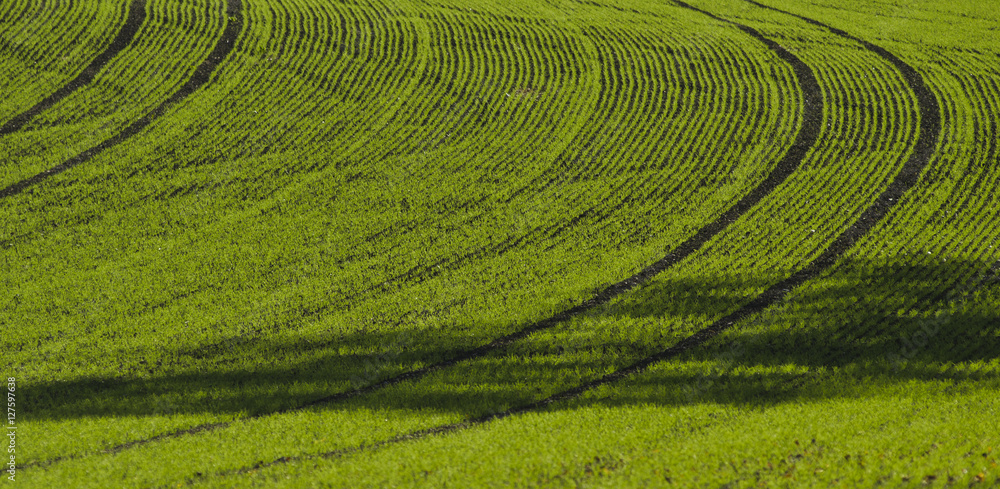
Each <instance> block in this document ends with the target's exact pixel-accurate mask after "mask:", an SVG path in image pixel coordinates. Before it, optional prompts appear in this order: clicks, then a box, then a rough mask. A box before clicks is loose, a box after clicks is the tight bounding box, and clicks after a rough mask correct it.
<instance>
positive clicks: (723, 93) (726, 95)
mask: <svg viewBox="0 0 1000 489" xmlns="http://www.w3.org/2000/svg"><path fill="white" fill-rule="evenodd" d="M758 49H759V48H758ZM739 57H742V56H733V58H739ZM730 76H731V77H733V78H737V79H738V78H740V76H739V74H738V73H735V74H733V75H730ZM728 95H729V94H728V93H727V91H721V92H719V96H720V97H726V98H728ZM772 96H773V95H772ZM706 105H707V104H706ZM754 118H755V119H756V117H754ZM760 119H761V120H766V119H764V118H763V117H761V118H760ZM695 139H696V138H690V139H686V140H685V141H695ZM698 142H702V141H701V140H698ZM681 197H682V195H680V196H678V198H681ZM512 285H513V284H512ZM300 290H302V288H301V287H300ZM305 290H308V289H305ZM278 297H288V295H284V296H278ZM191 299H192V300H198V299H199V297H198V296H197V295H195V296H192V297H191ZM292 312H294V310H293V311H292ZM53 346H55V345H53ZM315 354H316V353H313V355H315ZM341 375H343V374H341Z"/></svg>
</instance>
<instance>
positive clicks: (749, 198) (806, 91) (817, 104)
mask: <svg viewBox="0 0 1000 489" xmlns="http://www.w3.org/2000/svg"><path fill="white" fill-rule="evenodd" d="M713 18H715V19H717V20H720V21H722V22H726V23H729V24H732V25H734V26H736V27H738V28H739V29H740V30H742V31H744V32H746V33H747V34H749V35H751V36H752V37H754V38H755V39H757V40H759V41H761V42H763V43H764V44H765V45H767V47H768V48H770V49H771V50H772V51H774V52H775V54H777V56H778V57H779V58H781V59H782V60H784V61H786V62H787V63H788V64H790V65H791V66H792V68H793V70H794V71H795V75H796V77H797V79H798V81H799V85H800V89H801V90H802V92H803V99H804V101H803V102H804V105H803V110H802V118H803V122H802V128H801V130H800V131H799V133H798V135H797V136H796V138H795V142H794V143H793V144H792V147H791V148H790V149H789V151H788V153H786V154H785V156H784V157H783V158H782V159H781V161H779V162H778V164H777V165H776V166H775V168H774V170H773V171H772V172H771V174H770V175H768V177H767V178H766V179H765V180H764V181H763V182H761V183H760V184H759V185H758V186H757V187H755V188H754V189H753V190H752V191H750V193H749V194H747V195H746V196H744V197H743V198H742V199H740V200H739V202H737V203H736V204H735V205H733V206H732V207H731V208H729V210H727V211H726V212H725V213H723V214H722V215H721V216H720V217H719V218H718V219H716V220H715V221H712V222H711V223H709V224H708V225H706V226H705V227H703V228H701V229H700V230H699V231H698V232H697V233H696V234H695V235H694V236H692V237H691V238H689V239H688V240H687V241H684V242H683V243H681V244H680V246H678V247H677V248H676V249H674V250H673V251H671V252H670V253H669V254H667V255H666V256H665V257H663V258H661V259H660V260H659V261H657V262H656V263H653V264H652V265H649V266H648V267H646V268H644V269H642V270H641V271H640V272H639V273H637V274H635V275H633V276H631V277H628V278H626V279H624V280H622V281H620V282H618V283H615V284H612V285H610V286H608V287H607V288H605V289H604V290H602V291H600V292H598V293H597V294H596V295H595V296H594V297H591V298H590V299H588V300H586V301H584V302H582V303H580V304H579V305H577V306H574V307H572V308H570V309H567V310H565V311H562V312H560V313H558V314H556V315H554V316H552V317H549V318H547V319H543V320H541V321H539V322H536V323H532V324H529V325H528V326H526V327H524V328H522V329H520V330H519V331H517V332H514V333H511V334H509V335H506V336H503V337H501V338H497V339H495V340H493V341H492V342H490V343H488V344H486V345H483V346H480V347H478V348H475V349H473V350H469V351H466V352H464V353H462V354H459V355H457V356H456V357H454V358H452V359H449V360H445V361H443V362H439V363H435V364H433V365H429V366H427V367H424V368H421V369H417V370H414V371H411V372H407V373H404V374H400V375H398V376H396V377H393V378H390V379H386V380H384V381H382V382H379V383H376V384H372V385H370V386H367V387H364V388H361V389H358V390H354V391H349V392H343V393H339V394H334V395H331V396H327V397H324V398H321V399H317V400H315V401H313V402H311V403H310V404H307V405H306V406H303V407H307V406H310V405H316V404H323V403H328V402H337V401H343V400H345V399H349V398H351V397H355V396H358V395H361V394H366V393H369V392H372V391H376V390H379V389H382V388H385V387H388V386H390V385H394V384H398V383H400V382H403V381H407V380H415V379H418V378H420V377H423V376H424V375H426V374H428V373H430V372H433V371H436V370H439V369H442V368H445V367H450V366H452V365H455V364H456V363H459V362H463V361H466V360H471V359H474V358H478V357H482V356H485V355H487V354H489V353H492V352H494V351H497V350H500V349H502V348H505V347H507V346H508V345H510V344H511V343H514V342H516V341H519V340H521V339H523V338H525V337H527V336H529V335H531V334H533V333H535V332H537V331H541V330H544V329H548V328H551V327H553V326H555V325H557V324H559V323H561V322H563V321H566V320H568V319H570V318H571V317H573V316H575V315H578V314H581V313H583V312H586V311H588V310H590V309H593V308H595V307H598V306H601V305H604V304H607V303H608V302H610V301H611V300H612V299H614V298H615V297H617V296H619V295H621V294H624V293H626V292H628V291H630V290H633V289H635V288H637V287H639V286H641V285H643V284H645V283H646V282H648V281H649V280H651V279H652V278H653V277H655V276H656V275H658V274H660V273H661V272H663V271H664V270H666V269H668V268H670V267H672V266H674V265H676V264H677V263H680V262H681V261H682V260H684V259H685V258H687V257H688V256H690V255H691V254H692V253H694V252H696V251H698V250H699V249H700V248H701V247H702V246H703V245H704V244H705V243H706V242H708V241H709V240H710V239H712V238H714V237H715V236H716V235H717V234H719V233H720V232H722V231H723V230H724V229H726V228H727V227H728V226H729V225H730V224H731V223H732V222H734V221H736V220H737V219H738V218H739V217H740V216H742V215H743V214H745V213H746V212H747V211H749V210H750V209H751V208H753V207H754V206H755V205H757V203H759V202H760V201H761V200H762V199H763V198H764V197H766V196H767V195H768V194H770V193H771V192H772V191H773V190H774V189H775V188H777V187H778V186H779V185H781V183H782V182H784V181H785V179H787V178H788V176H789V175H791V174H792V173H794V172H795V170H796V169H798V167H799V165H800V164H801V163H802V160H803V159H804V158H805V156H806V153H807V152H808V151H809V149H810V148H811V147H812V146H813V145H814V144H815V143H816V140H817V138H818V137H819V132H820V126H821V124H822V117H823V99H822V91H821V90H820V87H819V83H818V82H817V81H816V77H815V76H814V75H813V73H812V70H811V69H810V68H809V67H808V66H807V65H806V64H805V63H803V62H802V61H801V60H799V59H798V58H796V57H795V56H794V55H792V54H791V53H789V52H788V51H787V50H785V48H783V47H781V46H780V45H778V44H777V43H776V42H774V41H771V40H770V39H767V38H765V37H764V36H763V35H761V34H760V33H759V32H757V31H756V30H754V29H752V28H750V27H747V26H744V25H740V24H736V23H733V22H729V21H727V20H724V19H720V18H718V17H714V16H713Z"/></svg>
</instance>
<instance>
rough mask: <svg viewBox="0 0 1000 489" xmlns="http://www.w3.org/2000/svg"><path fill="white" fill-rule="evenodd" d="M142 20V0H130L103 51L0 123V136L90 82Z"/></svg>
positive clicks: (144, 18) (116, 54)
mask: <svg viewBox="0 0 1000 489" xmlns="http://www.w3.org/2000/svg"><path fill="white" fill-rule="evenodd" d="M145 21H146V0H132V4H131V5H130V6H129V7H128V17H127V18H126V19H125V25H123V26H122V28H121V30H120V31H118V35H117V36H115V39H114V40H113V41H111V45H109V46H108V48H107V49H105V50H104V52H103V53H101V54H99V55H98V56H97V57H96V58H94V60H93V61H91V62H90V64H89V65H87V67H86V68H84V69H83V71H82V72H80V74H79V75H77V76H76V78H74V79H72V80H70V82H69V83H67V84H66V85H63V86H62V87H61V88H60V89H59V90H56V91H55V92H54V93H53V94H51V95H49V96H48V97H45V98H44V99H43V100H42V101H41V102H38V103H37V104H35V106H34V107H32V108H30V109H28V110H26V111H24V112H22V113H20V114H18V115H16V116H14V118H13V119H11V120H9V121H7V123H6V124H4V125H3V126H2V127H0V136H3V135H5V134H10V133H13V132H17V131H19V130H21V128H22V127H24V125H25V124H27V123H28V121H30V120H31V119H32V118H34V117H35V116H36V115H38V114H40V113H41V112H42V111H43V110H46V109H48V108H49V107H52V106H53V105H55V104H57V103H59V101H60V100H62V99H64V98H66V97H67V96H68V95H69V94H71V93H73V92H75V91H77V89H79V88H81V87H83V86H85V85H88V84H90V82H91V81H93V79H94V77H95V76H97V73H98V72H100V71H101V69H102V68H104V65H106V64H108V62H109V61H111V60H112V59H114V57H115V56H118V53H120V52H121V51H122V50H123V49H125V48H126V47H127V46H128V45H129V44H131V43H132V39H133V38H134V37H135V35H136V33H137V32H139V27H141V26H142V24H143V22H145ZM0 195H2V194H0Z"/></svg>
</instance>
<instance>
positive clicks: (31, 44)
mask: <svg viewBox="0 0 1000 489" xmlns="http://www.w3.org/2000/svg"><path fill="white" fill-rule="evenodd" d="M129 8H130V7H129V4H123V5H120V6H118V5H111V4H100V3H93V2H32V1H28V0H20V1H16V2H6V3H5V4H4V8H3V10H4V15H5V16H6V17H5V18H4V20H2V21H0V26H3V30H2V31H0V70H2V71H3V72H4V73H5V74H6V76H4V77H3V79H2V80H0V96H2V97H3V101H4V102H3V104H0V127H2V129H3V130H0V134H3V133H6V132H8V130H9V129H10V122H11V121H10V119H11V118H12V117H14V116H15V115H17V114H20V113H22V112H24V111H25V110H28V109H29V108H30V107H32V106H33V105H35V104H37V103H39V102H40V101H42V100H43V99H45V98H46V97H48V96H50V95H51V94H52V93H53V92H55V91H57V90H59V89H60V88H61V87H63V86H65V85H66V84H67V83H70V82H71V81H72V80H73V79H74V77H79V76H80V74H81V73H80V72H81V70H84V69H85V68H86V67H87V66H88V64H89V63H90V62H91V60H93V59H94V58H95V57H97V56H99V55H100V53H101V52H103V51H105V50H106V49H107V48H108V47H109V44H110V43H112V41H113V39H114V38H115V35H116V33H117V32H120V31H121V30H122V29H124V28H125V26H124V22H125V20H126V18H127V15H128V12H129Z"/></svg>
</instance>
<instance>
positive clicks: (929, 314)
mask: <svg viewBox="0 0 1000 489" xmlns="http://www.w3.org/2000/svg"><path fill="white" fill-rule="evenodd" d="M919 260H922V261H921V262H920V263H918V264H912V265H889V264H876V263H870V262H864V261H854V262H850V263H847V264H845V265H843V266H841V267H839V268H838V271H837V273H835V274H833V275H832V276H830V277H827V278H825V279H822V280H820V281H819V282H816V285H817V286H816V287H811V286H808V285H807V286H806V287H804V288H803V289H801V290H798V291H795V292H794V294H793V296H792V297H791V298H790V299H788V300H786V301H785V302H783V303H781V304H780V305H779V307H776V308H772V310H770V311H768V312H766V313H764V314H762V315H760V316H758V317H754V318H751V319H749V320H747V321H744V322H742V323H740V324H737V325H736V326H734V328H733V329H731V330H729V331H727V332H726V333H724V334H723V335H721V336H719V337H718V338H716V339H714V340H712V341H709V342H708V343H706V344H704V345H702V346H700V347H698V348H694V349H692V350H690V351H688V352H686V353H683V354H682V355H680V356H679V357H677V358H675V359H673V360H670V361H669V362H670V364H671V367H676V368H656V369H654V371H652V372H649V373H643V374H640V375H638V376H634V377H631V378H629V379H628V380H627V381H626V382H622V383H621V384H620V385H621V386H623V388H620V389H617V390H616V392H617V393H616V394H615V395H614V396H612V397H607V398H603V399H598V400H597V401H587V402H599V403H602V404H609V405H622V404H634V403H653V404H663V405H677V404H686V403H694V402H720V403H740V404H742V403H749V404H772V403H781V402H789V401H801V400H804V399H807V398H815V397H834V396H842V395H854V394H851V393H850V391H844V390H841V389H839V388H838V387H837V385H834V384H829V383H839V382H845V383H847V381H849V380H851V379H867V380H865V383H866V384H868V385H873V386H879V385H890V384H895V383H903V382H909V381H913V380H947V381H951V382H954V383H962V382H966V381H975V380H978V379H983V378H994V379H995V378H996V376H997V373H996V371H995V370H988V371H977V370H976V369H975V368H957V367H955V365H961V364H963V362H977V361H982V362H989V361H992V360H995V359H997V358H1000V308H998V307H997V306H998V305H1000V267H997V266H993V267H992V268H991V266H990V265H989V264H988V263H985V262H980V261H961V260H947V261H942V260H941V259H940V258H930V257H921V258H919ZM777 280H779V279H777V278H775V277H764V276H761V275H758V276H754V277H751V278H746V279H735V278H732V277H729V278H724V279H723V278H718V277H716V278H711V279H699V280H692V279H685V280H678V279H675V280H670V279H668V278H667V277H663V278H661V280H659V281H657V282H655V283H652V284H648V285H647V286H646V287H643V288H641V289H639V290H637V291H634V292H632V293H631V294H628V295H627V296H625V297H624V298H623V300H619V301H618V302H616V303H614V304H611V305H605V306H598V307H595V308H593V309H590V310H588V311H586V312H584V313H583V314H582V315H581V316H583V317H582V318H581V319H579V320H574V321H571V322H569V323H565V324H561V325H559V326H556V327H555V328H554V329H556V330H560V331H562V332H563V333H565V334H562V335H560V336H558V338H559V339H558V340H551V339H549V337H546V336H545V333H541V335H540V336H533V337H529V338H528V340H527V341H521V342H516V343H515V344H513V345H511V346H510V347H509V348H508V349H504V350H500V351H498V352H495V353H493V354H490V355H488V356H486V357H484V358H481V359H479V360H474V361H472V362H466V363H460V364H458V365H452V366H448V367H445V368H443V369H441V370H439V371H437V372H436V373H432V374H431V377H428V378H427V379H425V380H424V381H417V382H412V381H408V382H402V383H399V384H397V385H395V386H394V387H392V388H391V390H392V391H393V393H385V392H384V391H378V392H376V393H369V394H364V395H360V396H356V397H354V398H353V399H351V400H349V401H345V402H334V403H326V404H321V405H320V408H321V409H350V408H352V406H353V408H356V407H374V408H400V409H429V410H437V411H451V412H459V413H462V414H463V415H467V416H477V415H481V414H483V413H487V412H494V411H498V410H501V409H507V408H510V407H515V406H518V405H522V404H526V403H530V402H532V401H534V400H537V399H539V398H542V397H545V396H548V395H551V394H553V393H556V392H558V391H560V390H562V389H567V388H570V387H573V386H575V385H578V384H580V383H582V382H585V381H588V380H593V379H594V378H596V377H597V376H599V375H602V374H603V373H606V372H608V371H610V370H612V369H614V368H621V367H623V366H627V365H629V364H631V363H632V362H634V361H636V360H638V359H641V358H643V357H645V356H648V355H652V354H654V353H656V352H658V351H660V350H662V349H664V348H667V347H669V346H671V345H673V344H674V343H676V342H677V341H678V340H680V339H681V338H683V337H685V336H687V335H690V334H691V333H692V332H693V331H694V328H695V327H698V328H700V327H704V326H705V325H706V324H707V323H708V321H709V320H712V319H716V318H719V317H721V316H723V315H724V314H726V313H728V312H731V311H732V310H734V309H735V308H737V307H739V306H740V305H741V304H745V303H746V302H747V301H749V300H750V299H751V298H752V297H753V294H754V293H755V292H754V291H755V290H759V289H760V288H761V287H766V286H767V285H769V284H770V283H774V282H776V281H777ZM625 318H631V320H632V321H633V322H634V321H641V322H643V323H644V324H647V325H650V324H651V325H653V326H652V327H653V328H654V329H652V331H657V333H656V334H655V335H648V336H649V337H646V336H641V337H640V336H636V335H632V336H628V335H615V334H613V333H607V335H606V336H603V337H602V336H600V335H595V334H590V333H591V332H592V330H593V328H601V329H603V330H604V331H605V332H607V331H609V330H613V329H614V328H615V327H618V328H621V326H616V325H615V320H621V319H625ZM691 318H701V319H700V320H699V321H694V320H692V319H691ZM686 323H690V324H686ZM588 328H590V329H588ZM656 328H659V329H658V330H657V329H656ZM459 329H460V328H455V329H448V330H433V331H426V332H422V333H412V334H406V333H398V332H394V331H384V330H377V329H373V330H369V331H358V332H356V333H352V334H344V335H339V336H335V337H329V338H324V339H320V338H305V339H302V340H300V341H295V342H285V343H281V342H274V341H271V340H268V339H253V338H250V339H239V338H237V339H232V340H229V341H228V342H223V343H220V344H216V345H211V346H206V347H201V348H198V349H195V350H176V351H172V352H165V353H164V355H163V358H162V359H160V361H161V362H162V364H159V365H149V364H143V365H131V366H128V368H129V369H130V370H128V371H125V372H124V373H123V374H121V375H119V376H116V377H111V376H109V377H89V378H83V379H76V380H71V381H67V382H45V383H30V382H26V383H23V384H22V389H23V392H24V395H25V399H26V401H25V405H27V406H32V407H31V409H29V413H26V414H25V418H26V419H27V418H29V417H30V418H31V419H34V420H41V419H73V418H79V417H90V416H128V415H136V416H145V415H161V414H171V413H205V414H234V413H244V414H248V415H258V414H266V413H271V412H274V411H278V410H288V409H295V408H297V407H300V406H303V405H306V404H309V403H311V402H313V401H315V400H316V399H320V398H323V397H325V396H328V395H330V394H336V393H338V392H343V391H345V390H350V389H351V386H355V387H362V386H366V385H370V384H373V383H375V382H377V381H379V380H382V379H385V378H388V377H392V376H394V375H398V374H401V373H404V372H407V371H411V370H413V369H416V368H419V367H421V366H424V365H427V364H431V363H434V362H438V361H443V360H447V359H450V358H453V357H455V356H456V355H458V354H459V353H460V352H461V351H463V350H466V349H468V348H471V347H475V346H478V345H481V344H484V343H486V342H487V340H488V339H485V338H476V337H474V336H472V333H474V330H472V329H470V328H461V330H459ZM366 349H367V350H368V351H370V353H365V354H360V353H354V354H342V353H340V352H343V351H355V352H356V351H365V350H366ZM522 357H529V358H532V361H531V362H524V361H511V359H517V358H522ZM182 360H183V361H185V362H186V363H188V364H191V363H192V362H194V364H196V365H201V366H203V367H204V370H199V371H194V372H190V371H189V373H183V374H173V375H171V374H164V373H159V372H161V371H162V369H163V368H164V367H169V366H170V364H171V362H179V361H182ZM249 362H253V363H256V364H257V365H259V367H256V368H248V367H244V366H243V365H246V364H248V363H249ZM949 365H951V367H948V366H949ZM820 372H825V374H824V375H825V377H823V379H825V380H813V379H817V378H818V377H817V373H820ZM830 372H837V373H836V374H830ZM429 380H433V381H429ZM810 382H811V383H812V387H811V388H809V389H804V388H803V386H804V385H806V384H809V383H810ZM816 382H825V383H828V384H829V385H827V386H824V387H822V388H817V387H816ZM345 403H347V404H349V406H348V405H345Z"/></svg>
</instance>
